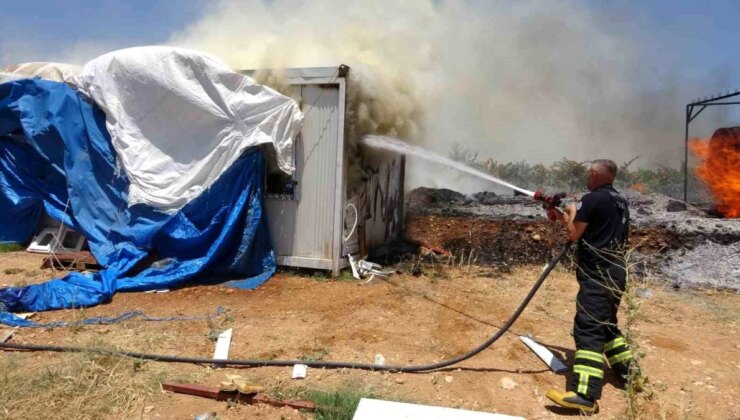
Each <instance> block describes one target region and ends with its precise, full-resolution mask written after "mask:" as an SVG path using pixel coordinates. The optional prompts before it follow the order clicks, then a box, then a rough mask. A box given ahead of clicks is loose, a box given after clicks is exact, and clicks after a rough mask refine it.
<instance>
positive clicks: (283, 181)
mask: <svg viewBox="0 0 740 420" xmlns="http://www.w3.org/2000/svg"><path fill="white" fill-rule="evenodd" d="M294 147H295V145H294ZM262 150H263V152H264V154H265V172H266V173H265V195H266V196H267V197H268V198H277V199H281V200H295V198H296V191H297V183H296V179H295V173H294V174H293V175H290V174H286V173H285V172H283V171H282V170H281V169H280V167H279V166H278V163H277V154H276V153H275V149H274V148H273V147H272V145H271V144H268V145H265V146H264V147H262Z"/></svg>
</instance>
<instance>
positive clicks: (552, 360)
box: [519, 335, 568, 373]
mask: <svg viewBox="0 0 740 420" xmlns="http://www.w3.org/2000/svg"><path fill="white" fill-rule="evenodd" d="M519 339H520V340H522V342H523V343H524V344H526V345H527V347H529V348H530V349H532V351H533V352H534V353H535V354H536V355H537V356H539V358H540V359H542V361H543V362H545V363H547V366H549V367H550V369H551V370H552V371H553V372H555V373H560V372H564V371H566V370H568V367H567V366H565V364H564V363H563V362H561V361H560V359H558V358H557V357H555V355H554V354H552V352H551V351H550V350H549V349H548V348H547V347H545V346H543V345H542V344H540V343H538V342H536V341H534V340H533V339H532V337H527V336H524V335H522V336H519Z"/></svg>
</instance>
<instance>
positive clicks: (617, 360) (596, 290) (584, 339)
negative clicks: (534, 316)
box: [569, 263, 632, 399]
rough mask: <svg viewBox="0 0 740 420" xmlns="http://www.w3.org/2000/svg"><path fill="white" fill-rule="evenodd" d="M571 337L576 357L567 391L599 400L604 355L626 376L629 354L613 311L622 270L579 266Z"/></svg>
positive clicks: (622, 286)
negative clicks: (573, 340)
mask: <svg viewBox="0 0 740 420" xmlns="http://www.w3.org/2000/svg"><path fill="white" fill-rule="evenodd" d="M576 278H577V279H578V284H579V286H580V289H579V291H578V296H577V298H576V317H575V323H574V327H573V336H574V338H575V342H576V355H575V362H574V365H573V376H572V378H571V381H570V384H569V385H570V387H569V389H570V390H571V391H575V392H577V393H579V394H582V395H585V396H587V397H589V398H592V399H599V398H600V397H601V388H602V386H603V382H604V356H606V359H607V360H608V362H609V366H611V367H612V369H614V370H615V371H616V372H617V373H618V374H620V375H626V374H627V372H628V370H629V365H630V362H631V361H632V351H631V350H630V348H629V346H628V344H627V342H626V341H625V340H624V337H622V333H621V331H619V328H618V327H617V310H618V309H619V302H620V300H621V299H622V294H623V293H624V290H625V286H626V278H627V276H626V270H625V269H624V266H621V267H620V266H619V265H616V264H609V263H606V264H604V263H602V264H598V265H597V264H593V265H592V264H580V263H579V267H578V269H577V271H576Z"/></svg>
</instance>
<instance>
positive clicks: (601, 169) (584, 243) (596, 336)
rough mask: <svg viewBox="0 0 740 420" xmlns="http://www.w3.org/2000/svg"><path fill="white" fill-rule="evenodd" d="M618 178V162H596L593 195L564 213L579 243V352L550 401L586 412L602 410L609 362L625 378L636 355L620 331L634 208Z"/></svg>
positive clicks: (572, 236) (591, 183) (576, 327)
mask: <svg viewBox="0 0 740 420" xmlns="http://www.w3.org/2000/svg"><path fill="white" fill-rule="evenodd" d="M616 175H617V165H616V164H615V163H614V162H613V161H611V160H607V159H600V160H595V161H593V162H592V164H591V166H590V168H589V169H588V179H587V187H588V189H589V192H588V193H586V194H585V195H584V196H583V197H582V198H581V200H580V202H578V204H574V203H573V204H570V205H569V206H567V207H566V209H565V212H564V213H561V220H562V221H563V223H564V224H565V226H566V227H567V231H568V239H569V240H570V241H572V242H576V243H577V249H576V261H577V269H576V279H577V280H578V285H579V290H578V295H577V297H576V316H575V321H574V327H573V336H574V338H575V344H576V354H575V362H574V365H573V375H572V377H571V381H570V382H569V384H568V385H569V386H568V392H565V393H562V392H559V391H557V390H550V391H548V392H547V398H549V399H550V400H552V401H553V402H555V403H556V404H558V405H560V406H562V407H566V408H572V409H575V410H580V411H583V412H586V413H593V412H595V411H597V409H598V403H597V400H598V399H599V398H600V397H601V388H602V385H603V382H604V368H605V364H604V358H606V360H607V361H608V363H609V366H610V367H611V368H612V369H613V370H614V371H615V372H616V373H617V374H618V376H619V377H620V378H624V380H626V379H627V375H628V373H629V369H630V365H631V362H632V351H631V350H630V347H629V345H628V343H627V342H626V341H625V339H624V337H623V336H622V333H621V332H620V331H619V328H618V327H617V310H618V309H619V302H620V300H621V298H622V294H623V293H624V290H625V286H626V280H627V271H626V264H625V259H624V247H625V245H626V243H627V235H628V229H629V208H628V207H627V200H625V199H624V197H622V195H620V194H619V192H617V190H615V189H614V187H613V186H612V183H613V182H614V178H615V177H616Z"/></svg>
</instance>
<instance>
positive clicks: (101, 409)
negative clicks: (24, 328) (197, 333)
mask: <svg viewBox="0 0 740 420" xmlns="http://www.w3.org/2000/svg"><path fill="white" fill-rule="evenodd" d="M55 358H56V359H57V360H56V361H55V362H51V363H45V364H44V365H43V366H40V367H37V366H34V364H29V363H28V360H29V359H28V358H27V357H23V355H11V356H10V357H5V358H3V359H2V360H0V372H2V373H0V418H8V419H11V418H12V419H21V418H23V419H52V418H53V419H59V418H75V419H100V418H119V417H122V416H123V417H130V416H131V415H132V414H134V413H136V412H138V411H140V410H142V409H143V407H144V406H145V404H146V402H148V401H151V400H152V398H153V397H154V396H155V395H157V394H159V393H160V384H161V382H162V381H163V380H164V378H165V374H166V372H165V370H164V369H163V367H162V365H161V364H160V365H159V366H157V364H156V363H146V362H142V361H137V360H133V359H129V358H122V357H114V356H105V355H96V354H86V353H81V354H71V355H63V356H60V357H55ZM127 415H128V416H127Z"/></svg>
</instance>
